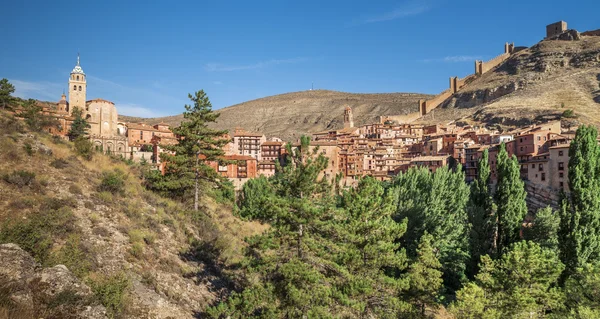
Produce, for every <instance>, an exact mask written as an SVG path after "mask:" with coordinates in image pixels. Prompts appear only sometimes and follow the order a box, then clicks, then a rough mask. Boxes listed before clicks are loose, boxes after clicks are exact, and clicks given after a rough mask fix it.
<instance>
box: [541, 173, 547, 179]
mask: <svg viewBox="0 0 600 319" xmlns="http://www.w3.org/2000/svg"><path fill="white" fill-rule="evenodd" d="M545 180H546V173H542V181H545Z"/></svg>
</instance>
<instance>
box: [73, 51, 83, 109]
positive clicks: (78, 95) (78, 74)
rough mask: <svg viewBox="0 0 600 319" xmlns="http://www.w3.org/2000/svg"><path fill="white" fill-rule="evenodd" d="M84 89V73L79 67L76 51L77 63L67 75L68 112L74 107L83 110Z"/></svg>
mask: <svg viewBox="0 0 600 319" xmlns="http://www.w3.org/2000/svg"><path fill="white" fill-rule="evenodd" d="M86 91H87V83H86V80H85V73H84V72H83V69H82V68H81V64H80V61H79V52H77V65H76V66H75V67H74V68H73V71H71V75H70V76H69V113H71V112H73V108H75V107H78V108H79V109H80V110H82V111H84V112H85V98H86Z"/></svg>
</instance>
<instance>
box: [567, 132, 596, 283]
mask: <svg viewBox="0 0 600 319" xmlns="http://www.w3.org/2000/svg"><path fill="white" fill-rule="evenodd" d="M597 136H598V131H597V130H596V128H595V127H593V126H585V125H582V126H581V127H579V129H577V133H576V135H575V139H574V140H573V141H572V142H571V146H570V148H569V190H570V192H569V193H568V194H567V195H566V196H565V198H564V200H563V203H562V209H561V216H560V230H559V241H560V255H561V260H562V261H563V262H564V263H565V265H566V266H567V267H566V274H565V275H567V276H568V275H569V274H572V273H573V272H574V271H575V270H576V269H578V268H581V267H583V265H585V264H587V263H594V262H597V261H599V259H600V196H599V195H598V194H600V160H599V158H600V146H598V141H597V140H596V138H597Z"/></svg>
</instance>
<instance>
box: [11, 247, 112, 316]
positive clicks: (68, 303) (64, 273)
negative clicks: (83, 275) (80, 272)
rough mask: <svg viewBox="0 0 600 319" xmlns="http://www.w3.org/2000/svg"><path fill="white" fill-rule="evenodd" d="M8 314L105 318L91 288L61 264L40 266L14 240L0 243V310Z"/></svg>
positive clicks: (103, 310)
mask: <svg viewBox="0 0 600 319" xmlns="http://www.w3.org/2000/svg"><path fill="white" fill-rule="evenodd" d="M3 312H4V313H5V314H7V316H8V317H9V318H40V317H41V318H87V319H101V318H107V316H106V309H105V308H104V307H103V306H101V305H99V304H98V303H97V302H95V301H94V300H93V293H92V291H91V289H90V288H89V287H88V286H87V285H85V284H84V283H82V282H81V281H79V279H77V278H76V277H75V276H74V275H73V274H72V273H71V272H70V271H69V270H68V269H67V267H65V266H63V265H57V266H54V267H51V268H42V267H40V265H39V264H37V263H36V262H35V260H34V259H33V257H31V256H30V255H29V254H28V253H27V252H25V251H24V250H23V249H21V248H20V247H19V246H17V245H15V244H3V245H0V314H2V313H3Z"/></svg>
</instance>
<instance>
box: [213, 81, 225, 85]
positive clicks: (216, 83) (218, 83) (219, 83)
mask: <svg viewBox="0 0 600 319" xmlns="http://www.w3.org/2000/svg"><path fill="white" fill-rule="evenodd" d="M213 84H214V85H221V84H223V82H221V81H214V82H213Z"/></svg>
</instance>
